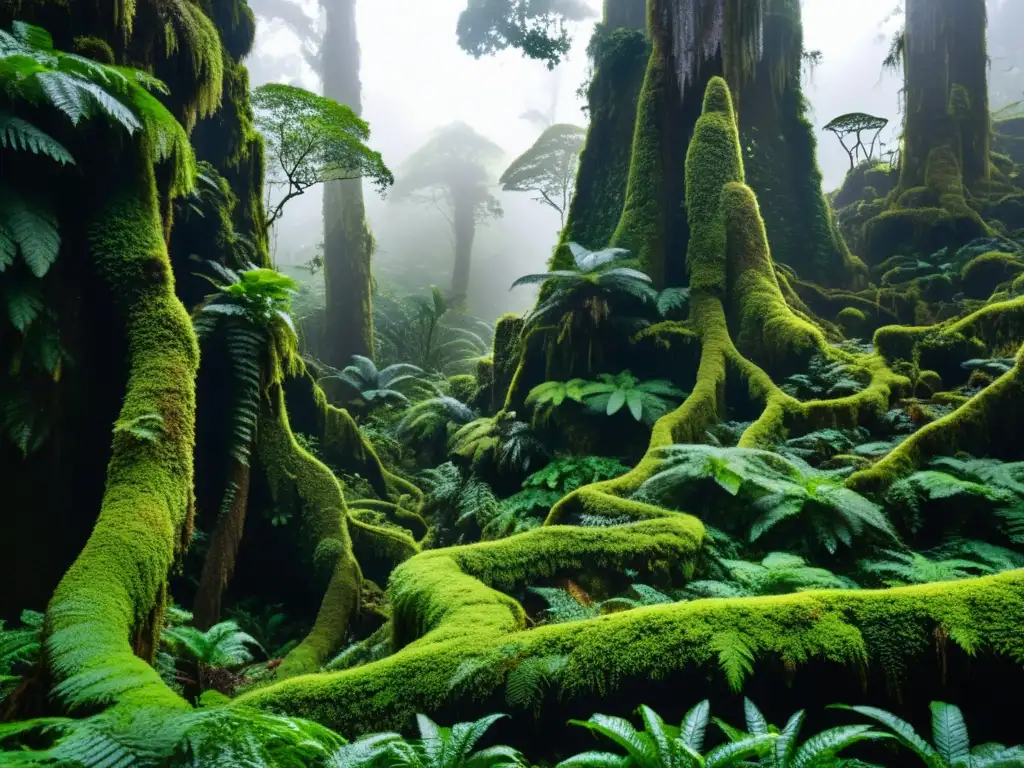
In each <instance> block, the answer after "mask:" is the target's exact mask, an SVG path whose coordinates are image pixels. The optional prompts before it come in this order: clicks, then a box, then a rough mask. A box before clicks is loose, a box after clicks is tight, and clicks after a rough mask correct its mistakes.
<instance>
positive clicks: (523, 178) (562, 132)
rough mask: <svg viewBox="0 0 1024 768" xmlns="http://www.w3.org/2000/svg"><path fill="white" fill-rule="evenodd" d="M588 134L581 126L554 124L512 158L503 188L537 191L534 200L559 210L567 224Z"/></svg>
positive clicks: (559, 214) (502, 180)
mask: <svg viewBox="0 0 1024 768" xmlns="http://www.w3.org/2000/svg"><path fill="white" fill-rule="evenodd" d="M586 135H587V132H586V130H584V129H583V128H580V127H579V126H578V125H567V124H564V123H562V124H558V125H552V126H551V127H550V128H548V129H547V130H546V131H544V133H542V134H541V135H540V137H539V138H538V139H537V141H536V142H534V144H533V146H532V147H530V148H529V149H528V150H526V151H525V152H524V153H523V154H522V155H520V156H519V157H517V158H516V159H515V160H513V161H512V164H511V165H510V166H509V167H508V168H507V169H506V170H505V173H503V174H502V176H501V188H502V189H503V190H504V191H506V192H534V193H536V194H537V197H535V198H534V200H536V201H537V202H538V203H540V204H541V205H546V206H548V207H550V208H554V209H555V210H556V211H558V216H559V218H560V221H561V223H562V224H563V225H564V224H565V211H566V209H567V208H568V207H569V200H570V198H571V197H572V190H573V185H574V183H575V181H576V172H577V170H578V169H579V165H580V150H582V149H583V142H584V139H585V138H586Z"/></svg>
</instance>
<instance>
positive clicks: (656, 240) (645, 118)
mask: <svg viewBox="0 0 1024 768" xmlns="http://www.w3.org/2000/svg"><path fill="white" fill-rule="evenodd" d="M670 71H671V67H670V64H669V61H668V58H667V56H665V55H664V53H662V52H661V51H660V49H659V47H658V46H657V44H656V45H655V48H654V51H653V52H652V53H651V56H650V59H649V60H648V64H647V74H646V75H645V77H644V83H643V88H642V89H641V91H640V97H639V101H638V103H637V121H636V130H635V132H634V134H633V151H632V153H631V156H630V165H629V182H628V184H627V186H626V197H625V203H624V205H623V208H622V216H621V217H620V218H619V221H618V226H617V227H616V229H615V234H614V235H613V236H612V239H611V244H612V245H613V246H615V247H617V248H625V249H626V250H628V251H629V252H630V254H631V255H632V256H633V258H635V259H636V260H637V263H638V266H639V267H640V268H641V269H644V270H646V271H647V272H648V273H649V274H650V275H651V277H652V279H653V280H654V281H655V283H656V284H658V285H664V284H665V270H666V258H667V256H668V254H667V253H666V249H667V247H668V242H667V238H668V229H669V227H670V223H669V222H668V220H667V217H668V216H671V215H672V212H671V211H670V210H668V209H667V207H666V205H665V199H666V197H667V188H668V186H669V184H670V182H669V178H670V175H671V174H672V172H673V171H672V169H671V168H667V167H665V163H664V159H665V158H664V157H663V151H662V150H663V147H662V142H663V141H664V139H665V136H664V131H663V125H664V123H665V121H666V119H667V115H668V114H669V111H670V110H671V109H672V106H673V104H674V103H675V100H677V99H678V96H677V88H676V86H675V84H674V82H672V78H671V77H670ZM676 215H679V211H678V210H677V211H676Z"/></svg>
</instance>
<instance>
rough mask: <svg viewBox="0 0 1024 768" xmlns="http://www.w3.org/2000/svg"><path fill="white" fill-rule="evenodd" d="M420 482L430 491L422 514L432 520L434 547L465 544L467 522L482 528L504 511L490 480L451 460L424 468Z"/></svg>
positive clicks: (431, 533)
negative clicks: (462, 467) (490, 484)
mask: <svg viewBox="0 0 1024 768" xmlns="http://www.w3.org/2000/svg"><path fill="white" fill-rule="evenodd" d="M418 481H419V483H420V484H422V486H423V488H424V490H426V492H427V497H426V499H425V500H424V503H423V511H422V514H423V515H424V517H426V518H428V519H429V520H430V521H431V524H432V525H431V532H430V535H431V537H432V540H433V542H434V544H435V546H448V545H451V544H459V543H462V540H463V538H464V537H465V536H466V535H467V533H468V530H467V528H466V526H467V524H469V523H475V524H476V525H477V527H478V528H483V527H485V526H486V525H487V523H488V522H489V521H490V520H491V519H492V518H495V517H497V516H498V515H499V513H500V511H501V510H500V506H499V504H498V500H497V498H495V496H494V491H492V490H491V487H490V486H489V485H488V484H487V483H485V482H483V481H482V480H481V479H480V478H478V477H477V476H476V475H474V474H472V473H469V472H464V471H463V470H461V469H460V468H459V467H457V466H455V465H454V464H453V463H451V462H446V463H444V464H442V465H441V466H439V467H435V468H434V469H428V470H425V471H423V472H422V473H420V475H419V477H418Z"/></svg>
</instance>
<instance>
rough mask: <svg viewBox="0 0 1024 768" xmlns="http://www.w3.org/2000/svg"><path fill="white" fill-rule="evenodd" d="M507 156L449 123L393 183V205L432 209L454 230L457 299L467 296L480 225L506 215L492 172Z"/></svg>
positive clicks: (473, 133) (462, 125)
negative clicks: (494, 192) (403, 203)
mask: <svg viewBox="0 0 1024 768" xmlns="http://www.w3.org/2000/svg"><path fill="white" fill-rule="evenodd" d="M504 154H505V153H504V152H503V151H502V149H501V147H499V146H498V145H497V144H495V143H494V142H492V141H491V140H490V139H487V138H485V137H483V136H481V135H480V134H479V133H477V132H476V131H474V130H473V129H472V128H470V127H469V126H468V125H466V124H465V123H460V122H456V123H451V124H450V125H447V126H445V127H444V128H441V129H440V130H438V131H437V132H436V133H435V134H434V137H433V138H432V139H430V140H429V141H428V142H427V143H426V144H424V145H423V146H422V147H420V148H419V149H418V150H417V151H416V152H415V153H414V154H413V155H412V157H410V158H409V159H408V160H407V161H406V163H405V165H404V166H403V168H402V169H401V171H400V172H399V174H398V177H397V180H396V182H395V186H394V194H393V195H392V197H391V199H392V200H393V201H396V202H397V201H403V200H405V201H410V202H414V203H418V204H421V205H430V206H433V207H435V208H436V209H437V210H438V212H439V213H440V214H441V215H442V216H444V218H445V221H447V222H448V225H449V226H450V227H451V232H452V240H453V246H454V248H455V266H454V268H453V269H452V291H451V292H452V294H453V295H454V296H455V298H456V300H457V301H462V300H463V299H464V298H465V296H466V294H467V293H468V292H469V272H470V266H471V263H472V255H473V239H474V238H475V236H476V227H477V224H480V223H481V222H484V221H486V220H488V219H497V218H501V217H502V216H503V215H504V211H503V210H502V208H501V203H499V202H498V200H497V198H495V197H494V195H492V194H491V191H490V190H491V187H492V186H493V184H494V181H493V179H494V177H493V175H492V173H491V168H492V167H493V164H494V163H496V162H497V161H499V160H501V158H502V157H503V155H504Z"/></svg>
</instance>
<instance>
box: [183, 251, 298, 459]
mask: <svg viewBox="0 0 1024 768" xmlns="http://www.w3.org/2000/svg"><path fill="white" fill-rule="evenodd" d="M208 263H209V265H210V267H211V268H212V269H213V270H214V271H215V272H217V274H218V275H219V277H220V280H214V279H210V278H207V279H209V280H210V282H211V283H212V284H213V285H214V287H215V288H216V289H217V292H216V293H215V294H213V295H212V296H210V297H208V298H207V299H206V301H204V302H203V303H202V304H200V305H199V307H198V308H197V309H196V311H195V314H194V316H193V321H192V322H193V326H194V327H195V330H196V334H197V335H198V336H199V339H200V341H201V342H205V341H207V340H209V339H211V338H212V337H213V336H214V334H220V335H221V336H222V338H223V342H224V344H225V349H226V353H227V359H228V362H229V364H230V366H231V372H232V379H233V382H234V389H233V391H232V401H231V402H232V404H231V435H232V439H231V446H230V451H231V455H232V457H233V458H235V460H237V461H238V462H239V463H241V464H243V465H247V464H248V462H249V455H250V453H251V450H252V443H253V439H254V436H255V430H256V420H257V418H258V417H259V402H260V393H261V392H262V390H263V387H265V386H267V385H268V384H271V383H274V382H275V381H278V380H280V378H281V377H282V376H283V375H285V374H287V373H294V372H296V371H297V370H298V368H299V366H300V365H301V362H300V359H299V357H298V336H297V335H296V333H295V327H294V324H293V322H292V318H291V313H290V310H291V299H292V296H294V295H295V293H296V291H297V290H298V282H297V281H296V280H295V279H294V278H291V277H287V276H286V275H282V274H281V273H279V272H275V271H274V270H272V269H261V268H257V267H253V266H250V267H249V268H248V269H245V270H242V271H235V270H232V269H228V268H227V267H224V266H222V265H220V264H217V263H216V262H208Z"/></svg>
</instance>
